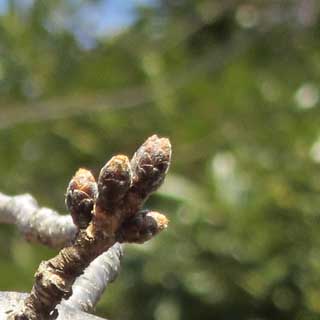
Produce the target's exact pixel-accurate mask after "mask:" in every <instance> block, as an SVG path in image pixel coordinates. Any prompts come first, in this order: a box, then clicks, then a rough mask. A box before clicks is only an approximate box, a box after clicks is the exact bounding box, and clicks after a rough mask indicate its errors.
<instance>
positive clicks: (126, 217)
mask: <svg viewBox="0 0 320 320" xmlns="http://www.w3.org/2000/svg"><path fill="white" fill-rule="evenodd" d="M170 160H171V145H170V142H169V140H168V139H166V138H158V137H157V136H156V135H154V136H152V137H150V138H148V139H147V140H146V141H145V143H144V144H143V145H142V146H141V147H140V148H139V149H138V150H137V152H136V154H135V155H134V157H133V158H132V160H131V162H129V159H128V158H127V157H126V156H124V155H118V156H115V157H113V158H111V160H110V161H109V162H107V164H106V165H105V166H104V167H103V168H102V169H101V171H100V175H99V179H98V183H97V185H95V180H94V177H93V176H92V175H91V174H90V172H86V171H85V170H78V171H77V173H76V175H75V176H74V177H73V178H72V180H71V182H70V184H69V186H68V191H67V206H68V208H69V209H70V211H71V212H72V217H73V221H74V222H75V223H76V224H77V227H78V228H79V229H78V233H77V235H76V238H75V240H74V242H73V243H72V244H71V245H70V246H67V247H64V248H63V249H62V250H61V251H60V252H59V253H58V255H57V256H55V257H54V258H52V259H50V260H48V261H42V262H41V264H40V266H39V268H38V270H37V272H36V274H35V282H34V285H33V288H32V290H31V293H30V294H29V295H28V296H27V297H26V298H25V300H24V302H23V304H22V305H21V306H20V307H19V308H16V309H15V310H14V311H13V312H12V313H11V314H10V316H9V319H15V320H45V319H46V320H47V319H56V318H57V316H58V310H57V309H56V306H57V305H58V304H59V303H60V302H61V300H62V299H68V298H69V297H70V296H71V295H72V286H73V284H74V282H75V280H76V279H77V278H78V277H79V276H80V275H81V274H83V272H84V270H85V268H87V267H88V265H89V264H90V263H91V262H92V261H93V260H94V259H95V258H97V257H98V256H99V255H100V254H101V253H103V252H105V251H107V250H108V249H109V248H111V247H112V246H113V245H114V244H115V243H116V242H117V241H126V240H127V239H128V240H129V242H137V243H142V242H144V241H147V240H149V239H150V238H151V237H152V236H154V235H155V234H157V233H158V232H160V231H162V230H163V229H165V228H166V226H167V224H168V220H167V218H166V217H165V216H164V215H162V214H160V213H157V212H153V211H150V212H145V211H144V212H142V213H141V207H142V205H143V204H144V202H145V200H146V199H147V198H148V196H149V195H150V194H151V193H152V192H153V191H155V190H156V189H157V188H158V187H159V186H160V185H161V183H162V182H163V180H164V178H165V175H166V173H167V171H168V168H169V165H170ZM95 190H96V191H95ZM91 205H92V209H90V208H91ZM91 210H92V211H91ZM135 217H139V218H137V219H136V218H135ZM126 231H128V232H130V235H129V236H128V237H127V236H126Z"/></svg>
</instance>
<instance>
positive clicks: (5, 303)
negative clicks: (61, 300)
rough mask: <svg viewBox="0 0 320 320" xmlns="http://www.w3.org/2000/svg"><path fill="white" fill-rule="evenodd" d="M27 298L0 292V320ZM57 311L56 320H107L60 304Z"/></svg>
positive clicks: (13, 293)
mask: <svg viewBox="0 0 320 320" xmlns="http://www.w3.org/2000/svg"><path fill="white" fill-rule="evenodd" d="M27 296H28V294H26V293H21V292H0V319H1V320H4V319H7V317H8V315H9V314H10V313H11V312H12V311H13V310H14V309H15V308H16V307H17V306H18V305H19V304H21V303H22V302H23V300H24V299H25V298H26V297H27ZM57 310H58V313H59V316H58V318H57V320H107V319H103V318H100V317H96V316H94V315H91V314H89V313H86V312H83V311H80V310H78V309H74V308H72V307H70V306H67V305H62V304H61V305H58V306H57Z"/></svg>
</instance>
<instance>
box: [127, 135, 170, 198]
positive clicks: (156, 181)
mask: <svg viewBox="0 0 320 320" xmlns="http://www.w3.org/2000/svg"><path fill="white" fill-rule="evenodd" d="M170 161H171V144H170V141H169V139H167V138H159V137H158V136H157V135H153V136H151V137H149V138H148V139H147V140H146V141H145V142H144V143H143V145H142V146H141V147H140V148H139V149H138V150H137V152H136V153H135V155H134V156H133V158H132V160H131V167H132V171H133V172H134V176H133V183H134V188H135V189H136V190H137V192H139V193H141V194H142V195H145V196H147V195H148V194H149V193H151V192H153V191H154V190H156V189H157V188H158V187H159V186H160V185H161V184H162V182H163V180H164V178H165V175H166V173H167V171H168V169H169V166H170Z"/></svg>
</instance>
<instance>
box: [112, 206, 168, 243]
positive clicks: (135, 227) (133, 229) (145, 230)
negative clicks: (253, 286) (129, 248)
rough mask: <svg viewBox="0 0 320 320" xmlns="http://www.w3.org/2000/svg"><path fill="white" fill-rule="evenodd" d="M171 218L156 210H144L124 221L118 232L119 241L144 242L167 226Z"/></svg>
mask: <svg viewBox="0 0 320 320" xmlns="http://www.w3.org/2000/svg"><path fill="white" fill-rule="evenodd" d="M168 223H169V220H168V219H167V217H166V216H165V215H163V214H161V213H159V212H156V211H148V210H143V211H140V212H138V213H137V215H136V216H134V217H133V218H131V219H129V220H127V221H125V222H124V224H123V225H122V226H121V228H120V230H119V233H118V241H119V242H135V243H143V242H145V241H147V240H150V239H151V238H152V237H153V236H155V235H156V234H157V233H159V232H160V231H162V230H164V229H166V228H167V226H168Z"/></svg>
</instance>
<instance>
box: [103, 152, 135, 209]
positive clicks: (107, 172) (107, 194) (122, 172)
mask: <svg viewBox="0 0 320 320" xmlns="http://www.w3.org/2000/svg"><path fill="white" fill-rule="evenodd" d="M130 185H131V168H130V162H129V159H128V157H127V156H124V155H117V156H115V157H112V158H111V160H110V161H108V162H107V164H106V165H105V166H104V167H103V168H102V169H101V171H100V175H99V179H98V198H97V206H99V207H100V208H103V209H105V210H107V211H109V212H110V211H112V210H113V209H114V208H115V206H117V205H119V202H120V201H121V200H122V198H123V197H124V196H125V194H126V193H127V191H128V189H129V188H130Z"/></svg>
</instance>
